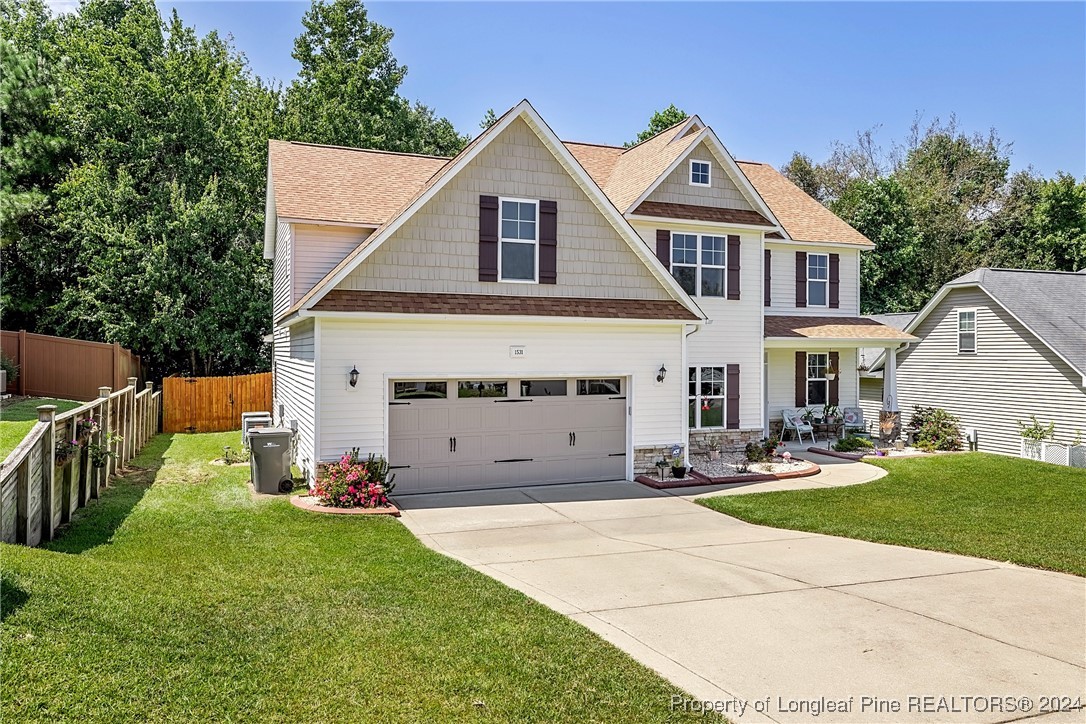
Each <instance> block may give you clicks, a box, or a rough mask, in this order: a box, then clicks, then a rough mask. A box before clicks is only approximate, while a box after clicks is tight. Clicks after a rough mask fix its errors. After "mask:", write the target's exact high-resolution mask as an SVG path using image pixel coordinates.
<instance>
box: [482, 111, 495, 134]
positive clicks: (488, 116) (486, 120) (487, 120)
mask: <svg viewBox="0 0 1086 724" xmlns="http://www.w3.org/2000/svg"><path fill="white" fill-rule="evenodd" d="M497 122H498V114H497V113H495V112H494V109H493V108H487V109H486V113H484V114H483V120H481V121H479V128H481V129H483V130H484V131H485V130H486V129H488V128H490V127H491V126H493V125H494V124H495V123H497Z"/></svg>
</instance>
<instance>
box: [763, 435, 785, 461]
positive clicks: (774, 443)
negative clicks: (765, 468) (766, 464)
mask: <svg viewBox="0 0 1086 724" xmlns="http://www.w3.org/2000/svg"><path fill="white" fill-rule="evenodd" d="M780 444H781V439H780V438H779V437H777V436H776V435H770V436H769V437H763V438H762V449H763V450H765V454H766V457H767V458H771V457H773V455H775V454H776V452H777V447H778V446H780Z"/></svg>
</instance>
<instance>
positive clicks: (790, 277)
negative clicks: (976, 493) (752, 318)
mask: <svg viewBox="0 0 1086 724" xmlns="http://www.w3.org/2000/svg"><path fill="white" fill-rule="evenodd" d="M766 248H767V249H769V250H770V251H771V252H772V259H773V268H772V270H771V274H772V279H771V281H770V294H771V298H770V302H771V303H772V306H770V307H769V308H768V309H767V310H766V312H767V313H768V314H795V315H801V314H809V315H812V316H833V315H838V314H840V315H844V316H850V317H855V316H857V315H858V314H859V313H860V251H859V250H858V249H842V248H840V247H832V246H819V245H818V244H807V243H803V244H788V243H783V244H781V243H773V242H768V241H767V242H766ZM797 251H804V252H807V253H808V254H840V255H841V270H840V281H841V286H840V299H839V301H840V303H841V306H840V307H839V308H837V309H831V308H830V307H802V308H799V307H796V252H797Z"/></svg>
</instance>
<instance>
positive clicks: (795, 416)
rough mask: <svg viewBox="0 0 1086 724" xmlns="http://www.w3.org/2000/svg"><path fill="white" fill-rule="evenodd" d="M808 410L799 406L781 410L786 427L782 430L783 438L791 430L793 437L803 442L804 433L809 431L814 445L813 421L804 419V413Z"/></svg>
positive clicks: (782, 438)
mask: <svg viewBox="0 0 1086 724" xmlns="http://www.w3.org/2000/svg"><path fill="white" fill-rule="evenodd" d="M804 412H806V410H804V409H802V408H799V407H789V408H786V409H784V410H781V416H782V417H783V418H784V428H783V430H782V431H781V440H784V438H785V437H787V435H788V432H789V431H791V433H792V435H793V437H795V438H796V439H798V440H799V441H800V442H801V443H802V442H803V433H807V434H808V435H810V436H811V444H812V445H814V441H815V436H814V426H813V425H811V423H809V422H807V421H806V420H804V419H803V414H804Z"/></svg>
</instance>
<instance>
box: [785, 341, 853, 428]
mask: <svg viewBox="0 0 1086 724" xmlns="http://www.w3.org/2000/svg"><path fill="white" fill-rule="evenodd" d="M796 351H797V350H796V349H767V350H766V357H767V359H768V362H769V419H770V420H779V419H781V410H783V409H785V408H788V407H795V406H796ZM806 351H809V352H837V353H838V354H840V356H841V358H840V359H841V371H840V374H839V375H838V377H837V379H838V381H839V384H838V395H837V396H838V400H839V401H838V403H837V406H838V407H856V406H857V403H858V402H859V396H860V390H859V373H857V372H856V354H857V353H856V350H855V349H850V348H843V349H841V348H839V349H827V348H825V347H823V348H821V349H816V348H814V347H812V348H810V349H808V350H806Z"/></svg>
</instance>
